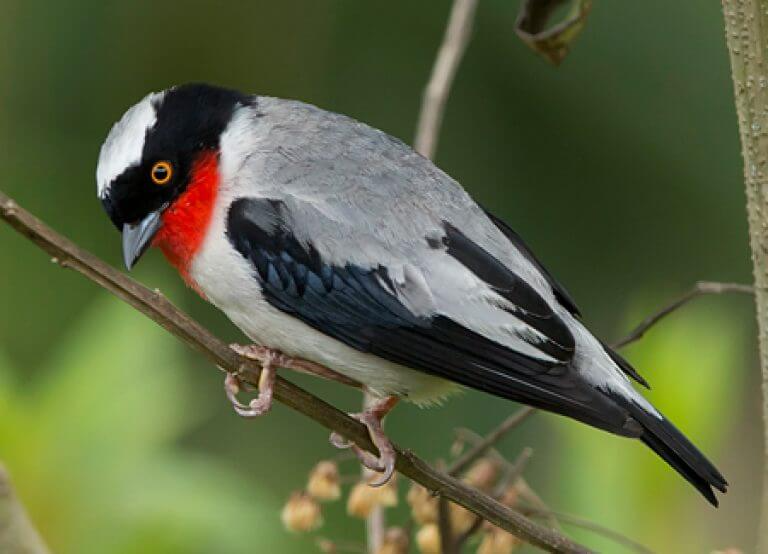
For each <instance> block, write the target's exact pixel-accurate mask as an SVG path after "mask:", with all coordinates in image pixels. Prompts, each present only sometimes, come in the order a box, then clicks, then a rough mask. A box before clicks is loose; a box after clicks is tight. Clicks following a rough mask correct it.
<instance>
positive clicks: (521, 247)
mask: <svg viewBox="0 0 768 554" xmlns="http://www.w3.org/2000/svg"><path fill="white" fill-rule="evenodd" d="M483 211H484V212H485V215H487V216H488V218H489V219H490V220H491V221H492V222H493V223H494V225H496V227H498V228H499V230H500V231H501V232H502V233H504V236H506V237H507V239H509V241H510V242H511V243H512V244H514V245H515V247H516V248H517V249H518V251H519V252H520V253H521V254H522V255H523V256H525V257H526V258H527V259H528V261H530V262H531V263H532V264H533V265H534V266H536V267H537V268H538V269H539V271H540V272H541V274H542V275H544V277H545V278H546V279H547V282H548V283H549V286H550V287H552V292H554V293H555V298H557V301H558V302H560V304H562V305H563V307H564V308H565V309H566V310H568V311H569V312H571V313H572V314H573V315H574V316H577V317H580V316H581V311H580V310H579V308H578V307H577V306H576V302H574V301H573V298H572V297H571V295H570V294H569V293H568V291H567V290H566V288H565V287H564V286H563V285H562V284H560V282H559V281H558V280H557V279H555V278H554V277H553V276H552V274H551V273H550V272H549V270H547V268H546V267H544V266H543V265H542V263H541V262H540V261H539V260H538V258H536V256H535V254H534V253H533V251H532V250H531V249H530V248H529V247H528V245H527V244H525V242H524V241H523V239H522V237H521V236H520V235H518V234H517V233H516V232H515V230H514V229H512V227H510V226H509V225H507V224H506V222H504V220H502V219H501V218H499V217H496V216H495V215H493V214H492V213H491V212H489V211H488V210H486V209H483ZM603 348H604V349H605V352H606V353H607V354H608V356H610V357H611V359H612V360H613V361H614V362H615V363H616V365H617V366H619V368H620V369H621V371H623V372H624V373H625V374H626V375H627V376H628V377H631V378H632V379H634V380H635V381H637V382H638V383H640V384H641V385H643V386H644V387H645V388H647V389H650V388H651V386H650V385H649V384H648V381H646V380H645V379H644V378H643V376H642V375H640V374H639V373H638V372H637V370H636V369H635V368H634V367H632V366H631V365H630V364H629V362H628V361H627V360H625V359H624V358H623V357H622V356H621V355H620V354H619V353H618V352H616V351H615V350H613V349H612V348H610V347H609V346H608V345H607V344H604V343H603Z"/></svg>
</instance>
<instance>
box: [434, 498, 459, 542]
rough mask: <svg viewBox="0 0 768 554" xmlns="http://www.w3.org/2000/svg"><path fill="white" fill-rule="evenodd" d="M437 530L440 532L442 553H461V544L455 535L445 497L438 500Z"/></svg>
mask: <svg viewBox="0 0 768 554" xmlns="http://www.w3.org/2000/svg"><path fill="white" fill-rule="evenodd" d="M437 532H438V533H439V534H440V552H441V553H442V554H459V552H460V550H459V545H458V544H457V543H456V541H455V540H454V537H453V525H452V523H451V512H450V510H449V504H448V501H447V500H446V499H445V498H438V500H437Z"/></svg>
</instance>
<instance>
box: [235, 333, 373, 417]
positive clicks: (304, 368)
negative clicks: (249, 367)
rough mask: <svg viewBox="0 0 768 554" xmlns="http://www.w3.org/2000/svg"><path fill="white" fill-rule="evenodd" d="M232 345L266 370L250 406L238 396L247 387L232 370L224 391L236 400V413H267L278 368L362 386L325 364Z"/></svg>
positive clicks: (253, 346) (265, 349) (249, 415)
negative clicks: (244, 386)
mask: <svg viewBox="0 0 768 554" xmlns="http://www.w3.org/2000/svg"><path fill="white" fill-rule="evenodd" d="M230 348H232V350H234V351H235V352H237V353H238V354H239V355H241V356H243V357H244V358H248V359H249V360H254V361H257V362H259V363H260V364H261V367H262V370H261V371H262V373H261V377H260V379H259V395H258V396H257V397H256V398H254V399H253V400H251V401H250V402H249V403H248V405H245V404H243V403H241V402H240V401H239V400H238V399H237V394H238V392H240V389H241V388H243V382H242V381H241V380H240V378H239V377H238V376H237V375H235V374H232V373H229V374H227V376H226V378H225V379H224V390H225V392H226V394H227V398H229V401H230V402H231V403H232V406H233V407H234V409H235V412H236V413H237V414H238V415H241V416H243V417H258V416H260V415H264V414H265V413H267V412H268V411H269V409H270V408H271V407H272V395H273V388H274V384H275V378H276V377H277V373H276V370H277V368H278V367H282V368H285V369H291V370H294V371H299V372H301V373H307V374H311V375H317V376H319V377H323V378H324V379H329V380H331V381H336V382H338V383H342V384H344V385H349V386H352V387H356V388H359V387H360V386H361V385H360V383H358V382H357V381H354V380H352V379H350V378H349V377H346V376H344V375H342V374H341V373H337V372H335V371H333V370H332V369H329V368H327V367H325V366H323V365H320V364H317V363H314V362H310V361H308V360H300V359H297V358H291V357H290V356H286V355H285V354H283V353H282V352H280V351H278V350H274V349H272V348H267V347H265V346H258V345H255V344H253V345H248V346H242V345H239V344H231V345H230Z"/></svg>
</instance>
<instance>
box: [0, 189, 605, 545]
mask: <svg viewBox="0 0 768 554" xmlns="http://www.w3.org/2000/svg"><path fill="white" fill-rule="evenodd" d="M0 219H3V220H5V221H6V222H7V223H8V224H9V225H11V227H13V228H14V229H15V230H16V231H18V232H19V233H20V234H22V235H24V236H25V237H27V238H28V239H29V240H31V241H32V242H34V243H35V244H37V245H38V246H39V247H40V248H41V249H43V250H44V251H45V252H47V253H48V254H49V255H50V256H52V257H53V260H54V261H55V262H56V263H58V264H59V265H60V266H62V267H66V268H71V269H74V270H75V271H77V272H79V273H81V274H82V275H83V276H85V277H87V278H88V279H90V280H91V281H93V282H95V283H97V284H98V285H100V286H102V287H103V288H105V289H107V290H108V291H110V292H112V293H113V294H115V295H116V296H118V297H119V298H121V299H122V300H124V301H125V302H127V303H128V304H130V305H131V306H133V307H134V308H136V309H137V310H139V311H140V312H141V313H143V314H144V315H146V316H147V317H149V318H150V319H152V320H153V321H155V322H156V323H157V324H159V325H160V326H162V327H163V328H165V329H166V330H167V331H168V332H170V333H171V334H173V335H175V336H176V337H177V338H179V339H181V340H182V341H184V342H185V343H186V344H187V345H189V346H190V347H192V348H193V349H194V350H196V351H197V352H199V353H200V354H202V355H204V356H205V357H206V358H208V359H209V360H210V361H211V362H213V363H214V364H215V365H217V366H219V367H220V368H222V369H223V370H224V371H227V372H229V373H238V374H239V377H240V378H241V379H243V380H244V381H246V382H248V383H250V384H252V385H253V386H258V376H259V367H258V366H257V365H256V364H254V363H253V362H250V361H248V360H245V359H243V358H241V357H240V356H238V355H237V354H236V353H235V352H234V351H233V350H231V349H230V348H229V347H228V346H227V345H226V344H224V343H223V342H222V341H220V340H219V339H217V338H216V337H214V336H213V335H212V334H211V333H209V332H208V331H207V330H206V329H205V328H203V327H202V326H201V325H199V324H198V323H196V322H195V321H193V320H192V319H190V318H189V316H187V315H186V314H184V313H183V312H181V311H180V310H179V309H178V308H176V307H175V306H173V304H171V303H170V302H169V301H168V300H167V299H166V298H165V297H164V296H163V295H162V294H160V292H159V291H158V290H155V291H151V290H149V289H147V288H146V287H144V286H142V285H140V284H139V283H137V282H136V281H134V280H133V279H131V278H130V277H128V276H127V275H125V274H123V273H121V272H119V271H117V270H116V269H114V268H113V267H111V266H110V265H108V264H106V263H105V262H103V261H102V260H100V259H99V258H97V257H96V256H94V255H93V254H91V253H89V252H86V251H85V250H83V249H82V248H80V247H79V246H77V245H76V244H74V243H73V242H71V241H70V240H68V239H66V238H64V237H63V236H62V235H60V234H59V233H57V232H56V231H54V230H53V229H51V228H50V227H48V226H47V225H45V224H44V223H43V222H42V221H40V220H39V219H37V218H36V217H34V216H33V215H32V214H30V213H29V212H27V211H26V210H24V209H22V208H21V207H20V206H18V204H16V203H15V202H14V201H13V200H11V199H10V198H8V197H7V196H5V195H4V194H3V193H2V192H0ZM274 394H275V398H277V400H279V401H280V402H282V403H283V404H285V405H286V406H288V407H289V408H292V409H294V410H296V411H297V412H299V413H301V414H303V415H305V416H307V417H309V418H311V419H313V420H315V421H316V422H318V423H320V424H321V425H323V426H324V427H326V428H328V429H330V430H333V431H336V432H338V433H340V434H341V435H342V436H344V437H346V438H348V439H350V440H352V441H354V442H355V443H357V444H358V445H360V446H361V447H362V448H365V449H367V450H369V451H371V452H375V448H374V446H373V444H371V440H370V438H369V436H368V432H367V431H366V429H365V427H364V426H363V425H362V424H360V423H359V422H358V421H356V420H354V419H352V418H350V417H349V416H347V415H346V414H345V413H343V412H341V411H340V410H338V409H336V408H335V407H333V406H331V405H330V404H328V403H326V402H324V401H323V400H321V399H319V398H317V397H315V396H313V395H312V394H310V393H308V392H306V391H305V390H303V389H301V388H299V387H297V386H296V385H294V384H292V383H290V382H288V381H286V380H285V379H282V378H279V377H278V379H277V382H276V383H275V390H274ZM397 470H398V471H399V472H400V473H402V474H403V475H405V476H406V477H408V478H410V479H412V480H414V481H416V482H418V483H420V484H421V485H422V486H424V487H426V488H427V489H428V490H431V491H433V492H434V493H435V494H437V495H439V496H442V497H445V498H447V499H448V500H451V501H452V502H455V503H457V504H459V505H461V506H463V507H465V508H466V509H468V510H470V511H471V512H473V513H475V514H476V515H478V516H480V517H482V518H484V519H486V520H488V521H490V522H491V523H493V524H494V525H497V526H498V527H501V528H502V529H504V530H506V531H509V532H510V533H512V534H514V535H516V536H518V537H520V538H521V539H523V540H525V541H527V542H529V543H531V544H533V545H535V546H538V547H539V548H542V549H544V550H546V551H548V552H566V553H578V554H581V553H586V552H590V550H588V549H587V548H586V547H584V546H581V545H579V544H577V543H575V542H573V541H572V540H571V539H569V538H568V537H566V536H564V535H562V534H560V533H557V532H555V531H553V530H551V529H547V528H545V527H542V526H541V525H539V524H537V523H534V522H532V521H531V520H529V519H527V518H526V517H524V516H522V515H521V514H519V513H517V512H515V511H513V510H512V509H510V508H508V507H506V506H504V505H503V504H501V503H500V502H498V501H497V500H495V499H493V498H491V497H489V496H487V495H485V494H483V493H482V492H480V491H478V490H476V489H473V488H471V487H469V486H467V485H466V484H464V483H462V482H460V481H458V480H457V479H455V478H453V477H451V476H449V475H447V474H445V473H443V472H440V471H437V470H435V469H434V468H433V467H431V466H430V465H428V464H427V463H426V462H424V461H422V460H421V459H419V458H418V457H416V455H415V454H413V453H412V452H410V451H408V450H402V449H399V448H398V449H397Z"/></svg>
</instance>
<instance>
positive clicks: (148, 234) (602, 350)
mask: <svg viewBox="0 0 768 554" xmlns="http://www.w3.org/2000/svg"><path fill="white" fill-rule="evenodd" d="M96 184H97V195H98V199H99V200H100V202H101V204H102V206H103V208H104V210H105V211H106V213H107V215H108V216H109V218H110V219H111V221H112V223H113V224H114V225H115V227H116V228H117V229H118V231H120V233H122V251H123V258H124V262H125V265H126V267H127V269H128V270H130V269H131V268H132V267H133V266H134V265H135V264H136V263H137V261H138V260H139V259H140V258H141V256H142V255H143V254H144V253H145V251H146V250H147V249H148V248H149V247H157V248H158V249H159V250H161V251H162V253H163V254H164V255H165V257H166V258H167V260H168V261H169V262H170V264H171V265H172V266H174V267H175V268H176V269H177V270H178V272H179V274H180V275H181V277H182V279H183V280H184V281H185V282H186V283H187V285H188V286H189V287H191V288H192V289H193V290H194V291H196V292H197V293H198V294H199V295H200V296H201V297H202V298H203V299H205V300H207V301H208V302H209V303H211V304H213V305H214V306H215V307H216V308H218V309H219V310H221V311H222V312H224V314H226V316H227V317H228V318H229V319H230V320H231V321H232V322H233V323H234V325H235V326H237V327H238V328H239V329H240V330H241V331H242V332H243V333H244V334H245V335H246V336H247V337H248V339H249V341H251V343H249V344H246V345H232V348H234V349H235V351H236V352H238V353H239V354H240V355H242V356H244V357H246V358H250V359H254V360H258V361H259V362H260V363H261V366H262V371H261V376H260V380H259V387H258V393H257V394H258V395H257V396H256V397H255V398H253V399H252V400H250V402H248V403H247V404H246V403H243V402H241V401H240V400H238V396H237V395H238V392H239V391H240V390H241V385H242V383H241V381H240V379H239V378H238V376H237V375H228V376H227V377H226V380H225V390H226V394H227V397H228V398H229V399H230V401H231V402H232V405H233V407H234V409H235V411H236V412H237V413H239V414H240V415H242V416H245V417H257V416H260V415H262V414H264V413H266V412H267V411H268V410H269V408H270V406H271V404H272V387H273V385H274V382H275V375H276V371H277V369H278V368H287V369H289V370H297V371H302V372H305V373H311V374H315V375H318V376H320V377H324V378H327V379H332V380H335V381H339V382H341V383H344V384H347V385H353V386H357V387H359V388H362V389H364V390H365V391H367V392H368V393H370V395H372V397H373V398H374V399H375V401H374V402H373V403H372V404H371V405H370V406H369V407H368V408H367V409H365V410H364V411H363V412H361V413H358V414H352V415H353V416H354V417H356V418H357V419H359V420H360V421H361V422H362V423H364V424H365V425H366V427H367V429H368V431H369V434H370V436H371V439H372V441H373V443H374V444H375V445H376V447H377V448H378V450H379V454H378V456H376V455H373V454H370V453H368V452H366V451H364V450H362V449H361V448H359V447H357V446H356V445H354V444H350V443H349V442H347V441H346V440H345V439H344V438H343V437H340V436H338V435H333V436H332V437H331V441H332V442H333V443H334V444H335V445H336V446H338V447H351V448H353V449H354V451H355V453H356V454H357V456H358V457H359V458H360V460H361V462H362V463H363V464H364V465H365V466H366V467H368V468H370V469H373V470H375V471H378V472H380V473H381V479H380V480H379V481H378V482H376V483H375V484H377V485H380V484H382V483H384V482H386V481H387V480H388V479H389V478H390V477H391V475H392V473H393V471H394V466H395V450H394V448H393V446H392V443H391V441H390V439H389V438H388V437H387V435H386V434H385V433H384V430H383V427H382V419H383V418H384V416H385V415H386V414H387V413H389V412H390V410H392V408H393V407H394V406H395V405H396V404H397V403H398V401H399V400H403V401H408V402H412V403H415V404H418V405H425V406H428V405H432V404H436V403H440V402H442V401H443V400H444V399H446V398H448V397H450V396H452V395H453V394H454V393H456V392H458V391H460V390H463V389H466V388H470V389H475V390H479V391H482V392H485V393H488V394H491V395H495V396H498V397H501V398H504V399H508V400H511V401H515V402H518V403H522V404H527V405H530V406H533V407H535V408H539V409H542V410H545V411H549V412H553V413H555V414H559V415H561V416H566V417H569V418H572V419H574V420H577V421H579V422H582V423H585V424H587V425H590V426H592V427H595V428H598V429H601V430H603V431H608V432H610V433H613V434H616V435H620V436H624V437H629V438H634V439H638V440H640V441H642V442H643V443H644V444H645V445H647V446H648V447H650V448H651V449H652V450H653V451H654V452H655V453H656V454H657V455H658V456H659V457H661V458H662V459H663V460H664V461H665V462H666V463H667V464H669V465H670V466H671V467H672V468H673V469H674V470H676V471H677V472H678V473H679V474H680V475H681V476H682V477H683V478H685V479H686V480H687V481H688V482H689V483H690V484H691V485H693V487H695V488H696V489H697V490H698V491H699V492H700V493H701V494H702V495H703V496H704V497H705V498H706V500H707V501H709V503H711V504H712V505H713V506H717V505H718V498H717V497H716V495H715V492H714V490H713V489H716V490H718V491H721V492H723V493H725V492H727V485H728V484H727V482H726V480H725V478H724V477H723V476H722V474H721V473H720V472H719V471H718V470H717V468H716V467H715V466H714V465H713V464H712V463H711V462H710V461H709V460H708V459H707V458H706V457H705V456H704V454H702V453H701V452H700V451H699V450H698V449H697V448H696V447H695V446H694V445H693V444H692V443H691V442H690V441H689V440H688V439H687V438H686V437H685V436H684V435H683V434H682V433H681V432H680V431H679V430H678V429H677V428H676V427H675V426H674V425H673V424H672V423H671V422H670V421H669V420H668V419H667V418H666V417H665V416H664V415H663V414H662V413H661V412H660V411H658V410H657V409H656V408H655V407H654V406H653V405H651V403H650V402H649V401H648V400H646V399H645V398H644V397H643V395H642V394H640V392H639V391H638V390H637V389H636V388H635V386H633V384H632V382H631V381H632V380H634V381H636V382H637V383H639V384H640V385H642V386H645V387H648V383H647V382H646V381H645V379H643V377H642V376H640V374H639V373H638V372H637V371H636V370H635V369H634V368H633V367H632V366H631V365H630V363H629V362H628V361H626V360H625V359H624V358H623V357H622V356H621V355H619V354H618V353H617V352H615V351H614V350H612V349H611V348H610V347H609V346H608V345H607V344H605V343H604V342H602V341H601V340H600V339H598V338H596V337H595V336H594V335H593V334H592V333H591V332H590V331H589V330H588V329H587V327H586V326H585V324H584V323H583V322H582V318H581V313H580V311H579V309H578V307H577V305H576V303H575V302H574V300H573V298H572V297H571V295H570V294H569V293H568V291H567V290H566V288H565V287H564V286H563V285H561V284H560V283H559V282H558V281H557V280H556V279H555V278H554V277H553V275H552V274H551V273H550V272H549V271H548V270H547V269H545V267H544V266H543V265H542V263H541V262H540V261H539V259H538V258H537V257H536V256H535V255H534V253H533V251H532V250H531V249H530V248H529V247H528V246H527V245H526V243H525V242H524V241H523V239H522V238H521V237H520V235H518V234H517V233H516V232H515V231H514V230H513V229H512V228H511V227H510V226H509V225H507V224H506V223H505V222H504V221H503V220H501V219H500V218H498V217H496V216H495V215H493V214H492V213H491V212H490V211H489V210H487V209H486V208H484V207H482V206H481V205H479V204H478V203H477V202H475V201H474V200H473V199H472V198H471V197H470V196H469V194H468V193H467V192H466V191H465V190H464V188H463V187H462V186H461V185H460V184H459V183H458V182H457V181H456V180H454V179H453V178H451V177H450V176H449V175H448V174H447V173H445V172H444V171H442V170H441V169H440V168H438V167H437V166H436V165H435V164H434V163H433V162H432V161H430V160H429V159H427V158H425V157H424V156H422V155H420V154H418V153H417V152H416V151H414V150H413V149H412V148H411V147H410V146H408V145H407V144H405V143H404V142H403V141H401V140H399V139H397V138H394V137H393V136H390V135H389V134H387V133H385V132H383V131H380V130H378V129H375V128H373V127H371V126H369V125H366V124H365V123H362V122H360V121H357V120H355V119H353V118H351V117H348V116H345V115H342V114H337V113H334V112H330V111H326V110H323V109H321V108H318V107H316V106H313V105H310V104H307V103H303V102H300V101H297V100H288V99H280V98H275V97H270V96H262V95H253V94H244V93H241V92H238V91H236V90H232V89H228V88H224V87H220V86H215V85H210V84H205V83H189V84H183V85H178V86H174V87H171V88H168V89H165V90H163V91H160V92H153V93H150V94H148V95H147V96H145V97H144V98H143V99H141V100H140V101H139V102H138V103H136V104H135V105H133V106H132V107H131V108H129V109H128V110H127V111H126V112H125V113H124V115H122V117H121V118H120V119H119V120H118V121H117V123H115V124H114V125H113V126H112V128H111V130H110V131H109V133H108V135H107V138H106V139H105V141H104V143H103V145H102V147H101V150H100V152H99V158H98V164H97V168H96Z"/></svg>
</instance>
